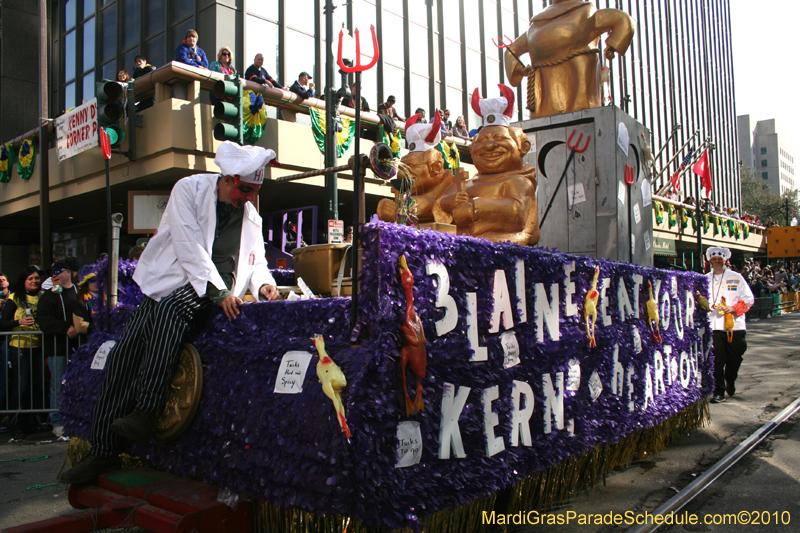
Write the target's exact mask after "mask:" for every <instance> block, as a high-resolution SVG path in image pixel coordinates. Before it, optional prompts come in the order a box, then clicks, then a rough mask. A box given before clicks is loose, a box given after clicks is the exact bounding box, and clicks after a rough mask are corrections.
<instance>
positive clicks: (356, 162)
mask: <svg viewBox="0 0 800 533" xmlns="http://www.w3.org/2000/svg"><path fill="white" fill-rule="evenodd" d="M369 29H370V30H371V31H372V49H373V50H374V52H373V56H372V61H371V62H370V63H369V65H362V64H361V39H360V38H359V36H358V28H356V30H355V32H354V33H355V39H356V57H355V61H354V65H353V66H352V67H348V66H347V65H345V64H344V60H343V58H342V41H343V40H344V31H343V30H342V31H340V32H339V55H338V57H337V58H336V62H337V63H338V64H339V68H340V69H341V70H342V72H345V73H347V74H351V73H353V72H355V73H356V80H355V84H354V86H353V88H354V89H355V90H354V91H353V100H352V102H353V108H354V109H355V112H356V134H355V147H354V150H355V154H356V155H355V157H354V158H353V228H354V231H353V244H352V249H353V250H358V232H359V231H360V229H361V226H362V225H363V224H364V221H365V220H364V219H365V218H366V217H365V213H364V205H365V203H366V202H365V199H364V173H365V172H366V170H362V169H361V166H362V158H366V156H363V155H361V73H362V72H364V71H365V70H369V69H371V68H372V67H374V66H375V63H377V62H378V57H379V56H380V51H379V50H378V36H377V35H376V34H375V26H373V25H370V27H369ZM326 105H327V104H326ZM331 149H333V147H331ZM350 298H351V306H352V312H351V315H350V328H351V330H353V331H355V329H356V323H357V321H358V287H353V294H352V295H351V297H350Z"/></svg>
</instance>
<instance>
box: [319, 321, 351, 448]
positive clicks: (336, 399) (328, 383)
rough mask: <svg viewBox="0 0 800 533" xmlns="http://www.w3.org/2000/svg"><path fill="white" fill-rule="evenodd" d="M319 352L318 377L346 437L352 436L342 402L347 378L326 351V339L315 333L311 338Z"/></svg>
mask: <svg viewBox="0 0 800 533" xmlns="http://www.w3.org/2000/svg"><path fill="white" fill-rule="evenodd" d="M311 340H312V341H314V346H315V347H316V348H317V352H318V353H319V362H318V363H317V377H318V378H319V381H320V383H322V392H324V393H325V396H327V397H328V398H330V399H331V401H332V402H333V408H334V409H336V417H337V418H338V419H339V426H341V428H342V432H344V435H345V437H347V438H348V439H349V438H350V428H349V427H348V426H347V419H346V418H345V416H344V404H343V403H342V389H343V388H345V387H346V386H347V378H345V377H344V373H343V372H342V369H341V368H339V365H337V364H336V363H334V362H333V359H331V358H330V357H329V356H328V354H327V353H326V352H325V339H323V338H322V335H319V334H318V335H314V337H313V338H312V339H311Z"/></svg>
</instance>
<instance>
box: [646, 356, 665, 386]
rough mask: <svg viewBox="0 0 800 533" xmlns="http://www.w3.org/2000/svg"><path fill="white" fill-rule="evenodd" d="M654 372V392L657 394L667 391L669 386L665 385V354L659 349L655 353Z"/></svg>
mask: <svg viewBox="0 0 800 533" xmlns="http://www.w3.org/2000/svg"><path fill="white" fill-rule="evenodd" d="M653 373H654V374H655V380H654V381H655V390H654V391H653V392H654V393H655V394H663V393H665V392H667V388H666V387H665V386H664V356H663V355H661V352H659V351H658V350H656V353H654V354H653ZM648 374H649V372H648Z"/></svg>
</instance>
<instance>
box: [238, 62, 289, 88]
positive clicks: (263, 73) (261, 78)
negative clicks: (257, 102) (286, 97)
mask: <svg viewBox="0 0 800 533" xmlns="http://www.w3.org/2000/svg"><path fill="white" fill-rule="evenodd" d="M244 77H245V78H246V79H247V81H254V82H256V83H260V84H261V85H263V86H264V87H275V88H277V89H283V88H284V87H283V85H281V84H280V83H279V82H278V80H276V79H275V78H273V77H272V76H270V75H269V72H267V69H265V68H264V55H263V54H256V57H255V58H253V64H252V65H250V66H249V67H247V70H246V71H245V73H244Z"/></svg>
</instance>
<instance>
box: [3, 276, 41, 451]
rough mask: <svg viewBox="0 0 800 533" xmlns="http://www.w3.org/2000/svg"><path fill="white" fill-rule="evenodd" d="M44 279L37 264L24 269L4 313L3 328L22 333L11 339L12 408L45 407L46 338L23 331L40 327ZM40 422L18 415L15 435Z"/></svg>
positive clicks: (9, 344)
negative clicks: (40, 305)
mask: <svg viewBox="0 0 800 533" xmlns="http://www.w3.org/2000/svg"><path fill="white" fill-rule="evenodd" d="M41 282H42V277H41V274H40V272H39V269H37V268H36V267H35V266H33V265H31V266H27V267H25V268H24V269H22V272H20V275H19V277H18V278H17V280H16V282H15V283H14V285H13V286H12V287H11V294H9V297H8V300H6V302H5V304H4V305H3V311H2V314H0V331H16V332H20V335H13V336H11V337H10V338H9V341H8V361H9V363H10V367H11V370H12V371H11V372H10V375H11V379H10V382H11V395H10V396H9V406H8V407H9V409H11V410H18V409H43V408H44V403H43V400H44V373H43V371H42V367H43V364H42V363H43V362H42V340H41V338H40V336H39V335H24V334H23V333H24V332H26V331H38V330H39V324H38V323H37V322H36V318H37V316H38V308H39V297H40V296H41V295H42V291H41V290H40V285H41ZM38 423H39V422H38V419H37V416H36V415H35V414H28V413H25V414H20V415H18V416H17V419H16V421H15V422H13V425H15V426H16V429H17V434H15V438H21V437H23V436H24V434H25V433H30V432H33V431H36V429H37V426H38Z"/></svg>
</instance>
